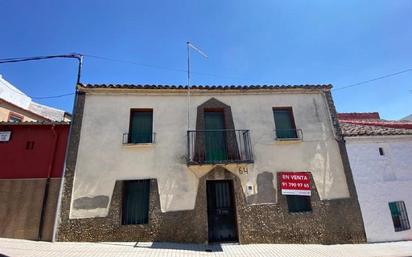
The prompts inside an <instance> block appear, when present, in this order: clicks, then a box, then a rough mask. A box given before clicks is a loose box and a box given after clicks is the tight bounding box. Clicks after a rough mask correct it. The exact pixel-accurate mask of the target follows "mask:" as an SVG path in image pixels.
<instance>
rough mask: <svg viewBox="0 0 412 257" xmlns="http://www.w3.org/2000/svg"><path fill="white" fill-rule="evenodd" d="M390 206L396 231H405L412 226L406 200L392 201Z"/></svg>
mask: <svg viewBox="0 0 412 257" xmlns="http://www.w3.org/2000/svg"><path fill="white" fill-rule="evenodd" d="M389 208H390V211H391V215H392V221H393V226H394V228H395V232H399V231H404V230H408V229H410V228H411V226H410V224H409V219H408V213H407V211H406V207H405V202H404V201H398V202H390V203H389Z"/></svg>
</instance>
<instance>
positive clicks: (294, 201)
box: [286, 195, 312, 212]
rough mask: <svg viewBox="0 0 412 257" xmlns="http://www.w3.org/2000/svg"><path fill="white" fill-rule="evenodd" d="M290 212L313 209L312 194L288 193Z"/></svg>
mask: <svg viewBox="0 0 412 257" xmlns="http://www.w3.org/2000/svg"><path fill="white" fill-rule="evenodd" d="M286 200H287V203H288V209H289V212H308V211H311V210H312V206H311V204H310V196H301V195H287V196H286Z"/></svg>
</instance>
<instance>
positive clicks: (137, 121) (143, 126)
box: [130, 111, 153, 144]
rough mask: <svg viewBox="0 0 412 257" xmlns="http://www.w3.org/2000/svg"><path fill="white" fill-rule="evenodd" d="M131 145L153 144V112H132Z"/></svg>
mask: <svg viewBox="0 0 412 257" xmlns="http://www.w3.org/2000/svg"><path fill="white" fill-rule="evenodd" d="M131 116H132V117H131V124H130V143H134V144H136V143H153V142H152V138H153V111H132V113H131Z"/></svg>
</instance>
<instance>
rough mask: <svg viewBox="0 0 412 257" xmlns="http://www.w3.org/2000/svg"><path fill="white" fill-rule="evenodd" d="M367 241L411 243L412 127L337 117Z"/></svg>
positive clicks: (375, 116)
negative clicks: (407, 241) (409, 241)
mask: <svg viewBox="0 0 412 257" xmlns="http://www.w3.org/2000/svg"><path fill="white" fill-rule="evenodd" d="M338 118H339V122H340V126H341V128H342V132H343V135H344V138H345V141H346V148H347V151H348V156H349V162H350V166H351V168H352V174H353V178H354V181H355V186H356V190H357V193H358V199H359V203H360V207H361V211H362V217H363V221H364V225H365V232H366V237H367V240H368V242H384V241H399V240H411V239H412V230H411V226H410V222H411V220H412V122H408V121H387V120H382V119H380V117H379V113H340V114H338Z"/></svg>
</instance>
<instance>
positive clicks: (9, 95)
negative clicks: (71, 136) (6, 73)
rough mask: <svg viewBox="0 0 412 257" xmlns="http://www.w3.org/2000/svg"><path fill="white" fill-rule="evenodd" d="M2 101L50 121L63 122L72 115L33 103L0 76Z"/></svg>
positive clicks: (0, 96)
mask: <svg viewBox="0 0 412 257" xmlns="http://www.w3.org/2000/svg"><path fill="white" fill-rule="evenodd" d="M0 99H2V100H4V101H5V102H7V103H9V104H13V105H14V106H16V107H18V108H21V109H23V110H25V111H29V112H31V113H34V114H36V115H37V116H40V117H43V118H45V119H48V120H55V121H63V120H65V119H69V118H70V115H68V114H67V112H65V111H63V110H59V109H56V108H52V107H49V106H46V105H42V104H39V103H36V102H34V101H32V99H31V98H30V96H28V95H26V94H25V93H23V92H22V91H20V90H19V89H18V88H17V87H15V86H13V85H12V84H11V83H10V82H8V81H7V80H5V79H4V78H3V76H2V75H1V74H0Z"/></svg>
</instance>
